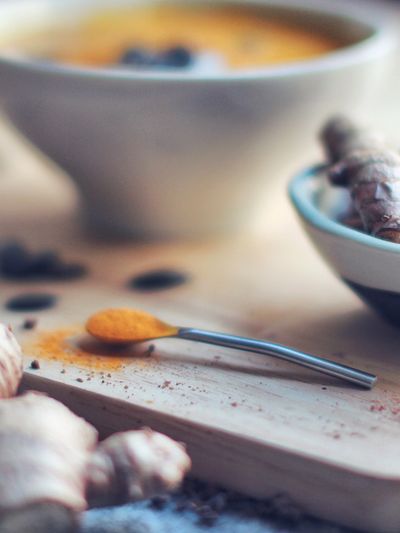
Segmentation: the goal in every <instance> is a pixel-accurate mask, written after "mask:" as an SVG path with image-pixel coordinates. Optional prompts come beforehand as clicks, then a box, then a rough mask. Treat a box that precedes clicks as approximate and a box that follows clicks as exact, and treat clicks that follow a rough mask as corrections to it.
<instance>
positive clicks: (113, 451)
mask: <svg viewBox="0 0 400 533" xmlns="http://www.w3.org/2000/svg"><path fill="white" fill-rule="evenodd" d="M190 466H191V462H190V459H189V456H188V455H187V453H186V451H185V448H184V446H183V445H182V444H179V443H177V442H175V441H173V440H172V439H170V438H168V437H166V436H165V435H162V434H161V433H156V432H154V431H151V430H150V429H143V430H140V431H128V432H125V433H116V434H115V435H113V436H111V437H109V438H108V439H106V440H105V441H104V442H102V443H101V444H100V445H99V446H98V448H97V450H96V452H95V453H94V454H93V455H92V458H91V461H90V463H89V467H88V489H87V496H88V501H89V504H90V505H91V506H95V507H101V506H105V505H112V504H117V503H124V502H128V501H134V500H138V499H142V498H148V497H151V496H155V495H157V494H159V493H160V492H165V491H170V490H174V489H176V488H177V487H178V486H179V485H180V483H181V481H182V480H183V477H184V475H185V474H186V472H187V471H188V470H189V469H190Z"/></svg>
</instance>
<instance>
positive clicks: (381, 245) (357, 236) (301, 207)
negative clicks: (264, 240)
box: [288, 164, 400, 254]
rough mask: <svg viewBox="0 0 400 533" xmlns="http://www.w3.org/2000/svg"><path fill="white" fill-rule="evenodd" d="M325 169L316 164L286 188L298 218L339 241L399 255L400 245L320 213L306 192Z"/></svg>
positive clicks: (300, 174)
mask: <svg viewBox="0 0 400 533" xmlns="http://www.w3.org/2000/svg"><path fill="white" fill-rule="evenodd" d="M326 168H327V165H326V164H316V165H313V166H310V167H307V168H306V169H304V170H302V171H300V172H299V173H298V174H296V175H295V176H294V178H292V180H291V181H290V183H289V186H288V195H289V198H290V200H291V202H292V204H293V205H294V207H295V209H296V211H297V213H298V214H299V215H300V217H301V218H302V219H303V220H304V221H305V222H306V223H308V224H309V225H310V226H312V227H314V228H316V229H318V230H320V231H322V232H324V233H330V234H331V235H335V236H336V237H339V238H340V239H345V240H347V241H352V242H354V243H357V244H359V245H362V246H366V247H368V248H374V249H375V250H379V251H384V252H390V253H395V254H400V244H396V243H393V242H389V241H384V240H383V239H379V238H377V237H373V236H372V235H367V234H366V233H362V232H361V231H357V230H355V229H352V228H349V227H348V226H345V225H344V224H341V223H340V222H337V221H336V220H333V219H331V218H330V217H329V216H328V215H326V214H325V213H322V211H320V210H319V209H318V208H317V207H316V206H315V204H314V202H313V201H312V198H311V196H312V195H311V194H310V193H309V192H308V191H307V186H308V185H309V183H310V182H311V181H313V180H315V178H316V177H317V176H318V175H319V174H321V173H322V172H323V171H324V170H325V169H326Z"/></svg>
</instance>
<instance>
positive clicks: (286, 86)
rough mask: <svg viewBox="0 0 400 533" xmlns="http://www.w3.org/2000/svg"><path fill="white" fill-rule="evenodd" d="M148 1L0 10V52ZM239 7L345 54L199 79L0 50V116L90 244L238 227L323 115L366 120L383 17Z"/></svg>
mask: <svg viewBox="0 0 400 533" xmlns="http://www.w3.org/2000/svg"><path fill="white" fill-rule="evenodd" d="M147 1H149V2H150V0H70V1H69V2H65V0H2V1H1V2H0V35H1V39H2V41H4V40H6V41H7V42H8V40H10V42H11V43H12V42H13V41H12V39H13V38H17V36H20V37H21V36H22V37H24V38H25V39H28V36H29V35H30V33H29V32H32V31H33V30H35V31H42V29H43V28H46V31H53V32H56V30H57V28H58V27H59V26H58V25H60V24H61V23H62V24H63V23H64V21H69V23H71V24H72V22H73V24H75V23H78V22H79V21H80V20H82V18H84V17H86V16H89V14H93V13H96V12H97V10H99V9H104V8H107V7H110V6H112V7H117V6H126V5H131V4H132V5H134V4H137V3H144V2H147ZM162 1H163V2H168V1H169V0H162ZM203 1H206V0H201V2H203ZM215 3H217V0H215ZM218 3H221V4H223V3H224V2H223V0H218ZM233 3H234V4H239V5H240V4H242V3H243V4H244V2H243V1H242V0H235V1H234V2H233ZM249 5H255V6H258V8H260V6H262V7H263V9H264V8H265V10H266V13H267V12H268V9H269V10H272V12H273V13H275V14H281V16H282V17H286V16H289V15H290V16H291V17H296V20H298V21H300V20H307V21H310V20H313V21H314V22H313V24H315V25H318V27H322V28H325V30H326V31H332V32H335V34H337V35H338V37H339V36H342V37H343V38H346V42H347V39H350V38H351V39H350V41H349V42H352V43H354V44H349V45H348V46H345V47H343V48H340V49H338V50H336V51H334V52H332V53H329V54H324V55H322V56H320V57H317V58H315V59H312V60H307V61H298V62H295V63H290V64H282V65H278V66H276V67H268V68H264V69H253V70H249V71H243V72H242V71H240V72H239V71H237V72H236V71H235V72H234V71H232V72H226V71H223V72H216V73H215V72H214V73H212V74H210V75H205V74H201V75H199V74H196V73H192V74H191V73H189V74H181V73H179V72H176V71H171V72H135V71H127V70H124V69H112V68H98V69H97V68H85V67H78V66H71V65H63V64H61V63H58V62H57V61H45V60H40V59H38V58H35V57H31V56H29V55H23V54H19V55H18V53H16V54H14V55H13V54H11V55H10V54H7V53H6V52H4V51H2V50H1V48H0V104H1V107H2V109H3V111H4V112H5V114H6V116H7V117H8V119H9V120H10V121H11V122H12V123H13V124H14V126H16V128H17V129H18V130H19V131H20V132H22V134H24V135H25V136H26V137H27V138H28V139H29V140H30V141H31V142H32V143H33V144H34V145H36V146H37V147H38V148H39V149H40V150H42V151H43V152H44V153H45V154H47V155H48V156H49V157H50V158H51V159H53V161H55V162H56V163H57V164H58V165H60V167H62V168H63V169H64V170H66V171H67V173H68V174H69V175H70V176H71V177H72V178H73V180H74V181H75V183H76V184H77V186H78V189H79V190H80V192H81V198H82V204H83V206H84V209H83V211H82V212H83V213H84V214H85V217H86V219H87V221H88V222H89V224H90V226H91V227H93V228H95V230H96V232H97V233H98V234H100V235H104V234H106V233H111V234H117V235H128V236H134V237H141V238H146V239H159V238H177V237H185V238H188V237H199V236H205V235H210V234H211V235H215V234H218V233H219V234H222V233H227V232H231V231H235V230H243V229H244V228H245V227H246V226H247V225H248V224H249V223H251V222H252V219H253V217H254V218H258V217H259V214H263V216H264V214H265V211H266V209H265V202H266V201H267V200H268V197H269V195H270V188H271V184H273V183H274V182H275V181H279V180H281V179H282V180H283V179H284V176H285V175H287V172H288V171H289V170H290V169H291V168H292V165H294V164H296V161H300V160H301V159H302V157H303V156H304V150H305V145H306V139H308V138H310V137H312V136H313V135H314V134H315V131H316V129H317V127H318V125H319V124H320V123H322V122H323V121H324V120H325V119H326V117H327V116H329V115H331V114H333V113H336V112H342V113H346V112H352V113H354V112H357V111H359V112H360V111H362V109H369V107H368V103H370V98H371V97H372V98H375V97H376V95H377V87H378V85H379V84H380V83H381V82H382V80H384V78H385V73H386V68H387V66H388V65H390V61H389V59H390V57H391V53H390V52H391V51H393V49H394V40H393V34H392V31H391V29H390V27H389V24H388V22H387V20H386V17H385V9H381V6H380V7H379V10H377V11H376V10H375V11H372V10H371V9H370V8H368V9H365V8H364V7H363V6H362V5H360V6H359V5H353V3H352V2H340V1H339V0H329V1H322V0H279V1H278V0H251V2H249ZM382 12H383V13H382ZM382 14H383V17H382ZM43 31H44V30H43ZM27 35H28V36H27ZM20 37H18V38H20ZM349 80H351V82H349ZM299 131H301V135H300V138H299V133H298V132H299ZM302 139H304V141H302ZM287 154H290V161H289V158H288V157H287Z"/></svg>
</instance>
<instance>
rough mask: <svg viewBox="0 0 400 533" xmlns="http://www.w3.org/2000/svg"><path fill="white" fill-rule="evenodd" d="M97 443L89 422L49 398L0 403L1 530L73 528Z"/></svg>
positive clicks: (33, 396) (26, 396)
mask: <svg viewBox="0 0 400 533" xmlns="http://www.w3.org/2000/svg"><path fill="white" fill-rule="evenodd" d="M96 443H97V431H96V430H95V429H94V428H93V427H92V426H91V425H90V424H88V423H87V422H85V421H84V420H83V419H81V418H79V417H77V416H75V415H74V414H73V413H72V412H71V411H69V409H67V408H66V407H65V406H64V405H63V404H61V403H59V402H57V401H56V400H53V399H51V398H48V397H47V396H44V395H42V394H38V393H33V392H29V393H27V394H24V395H23V396H20V397H17V398H12V399H8V400H2V401H0V531H2V532H3V531H7V532H8V531H9V532H13V533H17V532H18V533H20V532H21V531H30V532H32V531H38V532H39V531H43V532H44V531H52V532H59V531H60V532H64V531H65V532H67V531H74V527H75V525H76V513H78V512H79V511H82V510H84V509H85V508H86V507H87V504H86V497H85V489H86V487H85V483H86V480H85V475H84V473H85V469H86V466H87V463H88V461H89V457H90V454H91V453H92V452H93V450H94V448H95V446H96ZM40 524H42V526H43V528H42V529H40V528H39V525H40ZM49 524H53V525H52V527H51V528H47V527H48V525H49ZM45 526H46V527H45ZM34 528H36V529H34ZM46 528H47V529H46Z"/></svg>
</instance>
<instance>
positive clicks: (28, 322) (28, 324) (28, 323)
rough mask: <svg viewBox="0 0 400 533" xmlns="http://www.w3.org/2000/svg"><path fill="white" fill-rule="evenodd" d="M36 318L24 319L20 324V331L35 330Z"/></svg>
mask: <svg viewBox="0 0 400 533" xmlns="http://www.w3.org/2000/svg"><path fill="white" fill-rule="evenodd" d="M37 323H38V320H37V318H26V319H25V320H24V322H23V323H22V329H35V328H36V326H37Z"/></svg>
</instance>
